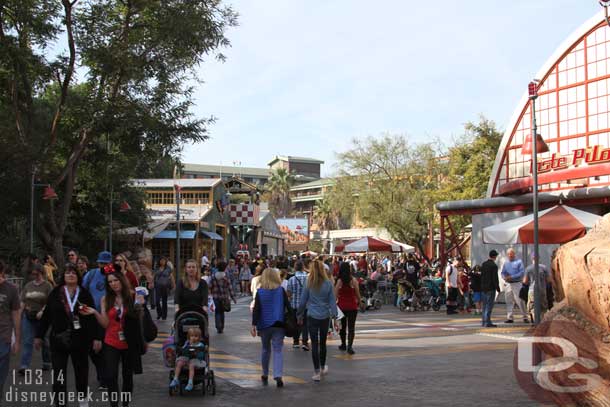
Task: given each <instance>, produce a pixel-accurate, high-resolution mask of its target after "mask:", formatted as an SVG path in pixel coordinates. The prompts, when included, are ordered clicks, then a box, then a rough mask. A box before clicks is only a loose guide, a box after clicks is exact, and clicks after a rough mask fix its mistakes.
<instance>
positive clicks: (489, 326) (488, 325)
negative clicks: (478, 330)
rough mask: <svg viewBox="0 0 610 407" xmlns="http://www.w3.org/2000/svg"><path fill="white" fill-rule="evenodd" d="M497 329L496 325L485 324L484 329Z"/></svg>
mask: <svg viewBox="0 0 610 407" xmlns="http://www.w3.org/2000/svg"><path fill="white" fill-rule="evenodd" d="M497 327H498V325H496V324H486V325H485V328H497Z"/></svg>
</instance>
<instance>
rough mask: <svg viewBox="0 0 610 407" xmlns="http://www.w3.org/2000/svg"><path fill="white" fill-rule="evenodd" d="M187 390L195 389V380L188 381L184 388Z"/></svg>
mask: <svg viewBox="0 0 610 407" xmlns="http://www.w3.org/2000/svg"><path fill="white" fill-rule="evenodd" d="M184 390H186V391H193V382H188V383H187V384H186V387H185V388H184Z"/></svg>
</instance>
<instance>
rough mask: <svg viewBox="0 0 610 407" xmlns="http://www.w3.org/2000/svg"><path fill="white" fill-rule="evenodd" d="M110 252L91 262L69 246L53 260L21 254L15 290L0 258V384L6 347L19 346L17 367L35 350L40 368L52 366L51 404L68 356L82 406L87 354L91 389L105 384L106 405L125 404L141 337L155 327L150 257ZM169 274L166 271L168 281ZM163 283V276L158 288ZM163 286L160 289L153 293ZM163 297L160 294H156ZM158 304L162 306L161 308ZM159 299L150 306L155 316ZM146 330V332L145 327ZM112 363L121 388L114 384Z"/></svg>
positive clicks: (23, 368) (61, 397)
mask: <svg viewBox="0 0 610 407" xmlns="http://www.w3.org/2000/svg"><path fill="white" fill-rule="evenodd" d="M130 257H132V256H131V254H130V253H119V254H117V255H116V256H114V257H113V256H112V254H111V253H109V252H105V251H104V252H100V253H99V255H98V258H97V261H96V264H97V267H96V268H92V269H89V267H88V266H89V261H88V259H87V258H86V257H85V256H79V255H78V253H77V251H76V250H70V251H68V253H67V256H66V263H65V264H64V265H63V267H61V268H60V267H58V266H57V264H56V262H55V260H54V259H53V258H52V257H51V256H49V255H47V256H45V257H44V259H43V262H42V264H41V262H40V261H39V260H38V259H37V258H36V257H35V256H29V257H28V259H27V261H26V263H25V265H24V270H23V271H24V277H25V280H26V281H27V282H26V283H25V284H24V285H23V287H22V288H21V289H20V290H17V287H16V286H15V285H13V284H11V283H10V282H8V281H7V273H8V268H7V266H6V265H5V264H4V263H3V262H0V391H1V392H2V397H4V389H3V387H4V382H5V380H6V378H7V375H8V368H9V351H10V350H11V348H12V352H13V353H14V354H17V353H19V350H20V348H21V349H22V351H21V358H20V360H19V368H18V370H17V371H18V374H19V375H22V376H25V375H26V374H27V370H28V369H30V368H31V362H32V354H33V352H34V350H36V351H39V350H41V351H42V366H41V371H52V373H53V378H52V380H50V382H51V383H52V387H53V393H54V400H55V404H56V405H58V406H61V405H66V401H67V400H68V398H67V396H66V389H67V383H68V381H69V380H70V379H69V378H68V377H66V371H67V366H68V361H70V363H71V364H72V367H73V371H74V378H73V380H74V384H75V387H76V390H77V397H76V398H77V399H78V401H79V405H80V406H81V407H84V406H87V405H88V402H87V394H88V393H87V392H88V389H89V361H91V362H92V363H93V364H94V365H95V368H96V373H97V381H98V388H99V390H102V391H106V392H107V394H108V397H107V398H106V399H107V400H108V401H109V403H110V405H111V406H118V405H119V402H120V403H122V405H123V406H127V405H128V404H129V402H130V400H131V393H132V391H133V375H135V374H141V373H142V360H141V356H142V355H143V354H144V353H145V352H146V350H147V345H146V340H147V338H148V339H150V338H151V335H156V327H155V326H154V324H153V323H152V320H151V319H150V315H149V311H148V309H147V306H146V304H147V302H150V301H151V300H152V298H153V296H154V295H153V288H154V282H155V279H157V281H160V280H159V279H161V278H163V277H164V274H163V270H160V271H159V270H157V272H155V273H153V270H152V267H151V266H152V257H151V256H150V253H147V252H143V253H140V254H139V255H138V256H135V260H131V261H130V260H129V258H130ZM171 281H173V280H172V278H171V276H170V282H169V283H167V284H168V285H170V284H172V283H171ZM162 287H163V280H161V283H160V284H159V286H158V289H160V288H162ZM163 293H164V292H163V291H162V290H161V294H163ZM159 297H160V299H161V300H163V297H164V296H163V295H159ZM164 312H165V314H164ZM166 313H167V305H165V307H163V306H161V307H158V316H159V318H163V317H165V316H166ZM151 331H154V333H152V334H151V333H150V332H151ZM119 368H120V371H121V373H122V375H121V378H122V388H121V391H119V383H118V381H119V380H118V379H119Z"/></svg>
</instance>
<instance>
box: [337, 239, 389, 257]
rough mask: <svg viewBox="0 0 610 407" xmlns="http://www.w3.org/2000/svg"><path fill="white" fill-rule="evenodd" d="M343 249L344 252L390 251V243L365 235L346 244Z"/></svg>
mask: <svg viewBox="0 0 610 407" xmlns="http://www.w3.org/2000/svg"><path fill="white" fill-rule="evenodd" d="M337 250H338V249H337ZM343 251H344V252H346V253H362V252H391V251H392V244H391V243H389V242H386V241H383V240H380V239H376V238H374V237H370V236H367V237H363V238H361V239H358V240H355V241H353V242H351V243H348V244H346V245H345V247H344V248H343Z"/></svg>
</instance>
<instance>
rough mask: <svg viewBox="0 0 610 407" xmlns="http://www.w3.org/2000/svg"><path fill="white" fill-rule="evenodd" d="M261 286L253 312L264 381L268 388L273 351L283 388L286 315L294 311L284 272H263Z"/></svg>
mask: <svg viewBox="0 0 610 407" xmlns="http://www.w3.org/2000/svg"><path fill="white" fill-rule="evenodd" d="M259 283H260V285H259V288H258V291H257V292H256V296H255V298H254V310H253V311H252V329H251V331H250V333H251V334H252V336H253V337H255V336H256V335H257V331H258V335H259V336H260V337H261V342H262V345H263V349H262V355H261V364H262V368H263V375H262V376H261V380H262V381H263V384H264V385H267V384H268V382H269V359H270V358H271V349H272V348H273V376H274V377H273V378H274V379H275V382H276V384H277V387H283V386H284V382H283V381H282V369H283V357H282V349H283V347H284V334H285V332H284V312H285V310H286V309H287V308H288V309H290V303H289V302H288V297H287V296H286V292H285V291H284V289H283V288H282V281H281V279H280V273H278V272H277V271H275V270H273V269H270V268H267V269H265V270H264V271H263V273H262V274H261V277H260V281H259Z"/></svg>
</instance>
